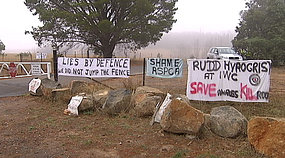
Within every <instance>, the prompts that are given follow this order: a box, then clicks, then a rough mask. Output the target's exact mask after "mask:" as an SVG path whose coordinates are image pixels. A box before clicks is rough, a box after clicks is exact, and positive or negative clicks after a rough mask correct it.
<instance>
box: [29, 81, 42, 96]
mask: <svg viewBox="0 0 285 158" xmlns="http://www.w3.org/2000/svg"><path fill="white" fill-rule="evenodd" d="M41 83H42V81H41V80H40V79H32V80H31V81H30V83H29V92H33V93H37V89H38V88H39V87H40V86H41Z"/></svg>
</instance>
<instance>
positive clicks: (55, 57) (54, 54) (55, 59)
mask: <svg viewBox="0 0 285 158" xmlns="http://www.w3.org/2000/svg"><path fill="white" fill-rule="evenodd" d="M57 65H58V64H57V48H53V71H54V81H55V82H57V81H58V70H57Z"/></svg>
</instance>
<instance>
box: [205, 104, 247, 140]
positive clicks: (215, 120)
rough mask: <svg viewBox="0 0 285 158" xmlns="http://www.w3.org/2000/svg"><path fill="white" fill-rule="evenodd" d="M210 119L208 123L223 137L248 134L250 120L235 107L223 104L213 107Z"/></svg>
mask: <svg viewBox="0 0 285 158" xmlns="http://www.w3.org/2000/svg"><path fill="white" fill-rule="evenodd" d="M208 119H209V120H208ZM208 119H207V121H206V122H207V124H206V125H207V126H208V127H209V128H210V129H211V131H212V132H213V133H215V134H217V135H219V136H221V137H225V138H234V137H237V136H240V135H244V136H245V135H246V130H247V122H248V121H247V119H246V118H245V117H244V116H243V115H242V114H241V113H240V112H239V111H238V110H236V109H235V108H234V107H231V106H221V107H216V108H213V109H212V111H211V113H210V117H209V118H208Z"/></svg>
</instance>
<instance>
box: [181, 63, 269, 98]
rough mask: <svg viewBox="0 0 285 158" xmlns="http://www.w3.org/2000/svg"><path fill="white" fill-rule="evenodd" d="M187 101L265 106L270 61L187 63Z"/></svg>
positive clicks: (267, 96)
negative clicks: (247, 103) (243, 103)
mask: <svg viewBox="0 0 285 158" xmlns="http://www.w3.org/2000/svg"><path fill="white" fill-rule="evenodd" d="M187 64H188V81H187V92H186V94H187V97H188V98H189V99H191V100H203V101H237V102H268V100H269V86H270V73H271V61H270V60H247V61H235V60H208V59H207V60H206V59H199V60H197V59H188V60H187Z"/></svg>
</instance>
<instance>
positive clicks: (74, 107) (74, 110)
mask: <svg viewBox="0 0 285 158" xmlns="http://www.w3.org/2000/svg"><path fill="white" fill-rule="evenodd" d="M82 100H83V96H78V95H77V96H75V97H72V98H71V100H70V102H69V104H68V108H67V109H68V110H69V111H70V113H71V114H75V115H78V107H79V105H80V104H81V102H82Z"/></svg>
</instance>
